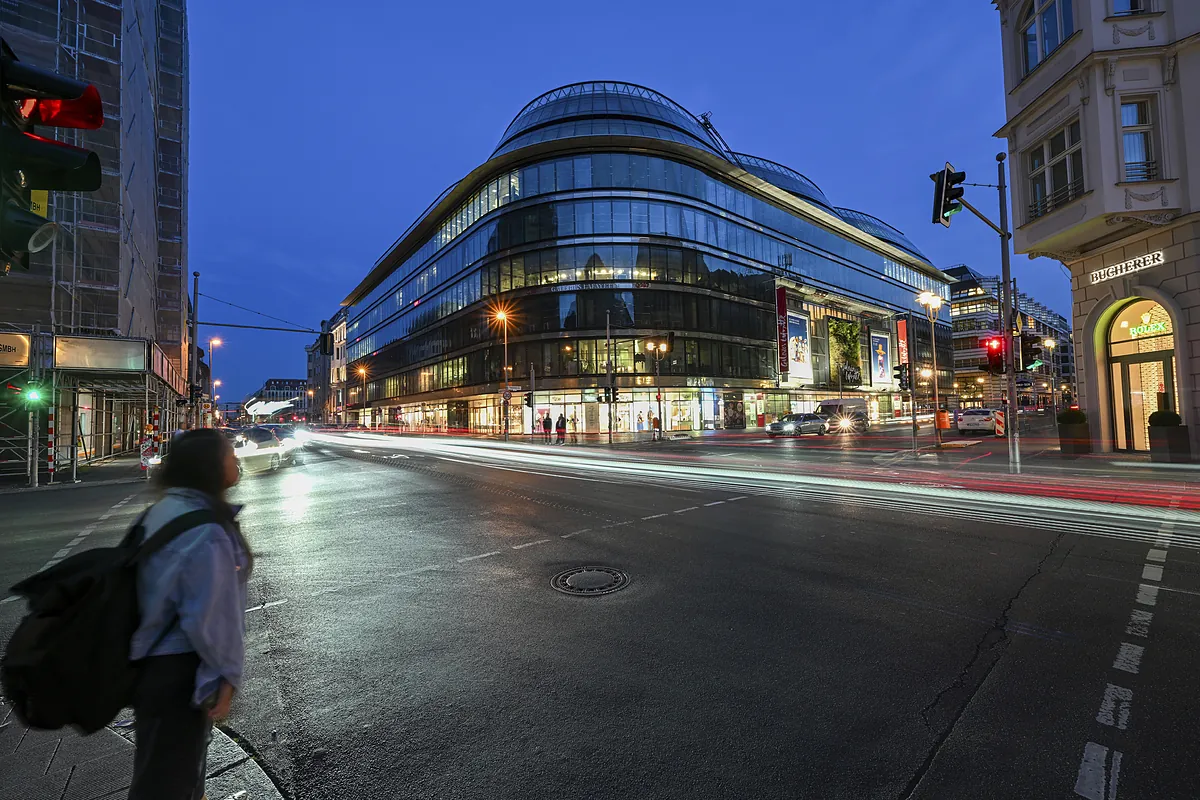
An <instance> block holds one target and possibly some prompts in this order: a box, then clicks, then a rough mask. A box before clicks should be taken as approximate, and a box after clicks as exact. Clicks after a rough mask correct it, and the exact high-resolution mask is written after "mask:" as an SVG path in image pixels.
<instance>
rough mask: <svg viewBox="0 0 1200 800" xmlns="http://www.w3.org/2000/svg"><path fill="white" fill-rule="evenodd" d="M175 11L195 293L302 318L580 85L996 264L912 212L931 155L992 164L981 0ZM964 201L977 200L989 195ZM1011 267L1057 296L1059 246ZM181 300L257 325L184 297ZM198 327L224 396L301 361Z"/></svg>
mask: <svg viewBox="0 0 1200 800" xmlns="http://www.w3.org/2000/svg"><path fill="white" fill-rule="evenodd" d="M189 16H190V22H191V31H190V33H191V150H190V157H191V172H190V176H191V194H190V218H189V220H190V239H189V241H190V266H191V269H192V270H199V271H200V273H201V292H202V294H209V295H213V296H215V297H217V298H221V299H224V300H229V301H231V302H234V303H237V304H239V305H243V306H248V307H251V308H254V309H256V310H259V311H263V312H265V313H267V314H271V315H274V316H277V317H281V318H283V319H287V320H290V321H292V322H296V323H299V324H301V325H303V326H304V327H316V326H317V324H318V323H319V321H320V320H321V319H324V318H328V317H329V316H330V315H331V314H333V312H334V311H335V310H336V309H337V307H338V305H339V303H340V301H341V300H342V299H343V298H344V297H345V296H346V294H347V293H348V292H349V291H350V290H351V289H352V288H353V287H354V286H355V284H357V282H358V281H359V279H360V278H362V277H363V275H364V274H365V273H366V271H367V270H368V269H369V268H370V267H371V265H372V264H373V263H374V261H375V260H376V259H377V258H378V257H379V256H380V254H382V253H383V252H384V250H385V249H386V248H387V247H388V246H389V245H390V244H391V243H392V242H393V241H394V240H395V239H396V237H397V236H398V235H399V234H400V233H401V232H402V231H403V230H404V228H405V227H407V226H408V225H409V223H411V222H412V221H413V220H414V218H415V217H416V215H417V214H419V213H420V212H421V211H422V210H423V209H424V208H425V207H426V206H427V205H428V204H429V202H430V201H431V200H432V199H433V198H434V197H435V196H436V195H437V194H438V193H439V192H441V190H442V189H444V188H445V187H446V186H448V185H449V184H451V183H452V182H454V181H455V180H457V179H458V178H460V177H462V176H463V175H465V174H466V173H467V172H469V171H470V170H471V169H473V168H474V167H476V166H477V165H478V164H480V163H481V162H483V161H484V160H485V159H486V158H487V157H488V155H489V154H490V153H491V151H492V149H493V148H494V147H495V145H496V142H497V141H498V139H499V137H500V134H501V133H502V132H503V131H504V128H505V127H506V126H507V125H508V123H509V121H510V120H511V119H512V117H513V116H514V115H515V114H516V113H517V111H519V110H520V108H521V107H522V106H523V105H524V104H525V103H527V102H528V101H529V100H531V99H533V98H534V97H536V96H537V95H539V94H541V93H543V92H545V91H547V90H549V89H552V88H555V87H557V86H560V85H563V84H566V83H572V82H575V81H583V80H623V81H629V82H632V83H640V84H643V85H646V86H649V87H651V88H653V89H656V90H658V91H660V92H662V93H663V94H665V95H667V96H669V97H671V98H672V99H674V100H675V101H677V102H679V103H680V104H681V105H683V106H684V107H685V108H688V109H689V110H691V111H692V112H693V113H696V114H699V113H701V112H704V111H710V112H712V119H713V122H714V123H715V124H716V126H717V129H718V130H719V131H720V132H721V134H722V135H723V136H724V137H725V139H726V140H727V141H728V142H729V144H730V146H731V147H733V149H735V150H740V151H742V152H747V153H753V154H755V155H760V156H763V157H766V158H770V159H772V160H774V161H779V162H781V163H784V164H787V165H788V166H791V167H793V168H794V169H796V170H799V171H800V172H802V173H804V174H805V175H807V176H808V177H809V178H811V179H812V180H814V181H815V182H816V183H817V184H818V185H819V186H820V187H821V188H822V189H823V190H824V192H825V194H826V195H827V196H828V197H829V198H830V200H832V201H833V202H834V203H835V204H837V205H842V206H849V207H851V208H856V209H860V210H863V211H866V212H868V213H871V214H874V215H875V216H878V217H880V218H882V219H884V220H885V221H887V222H889V223H891V224H892V225H894V226H896V227H897V228H899V229H900V230H902V231H904V232H905V233H906V234H908V236H909V237H910V238H911V239H912V240H913V241H914V242H916V244H917V246H918V247H920V248H921V249H922V250H924V251H925V252H926V253H927V254H928V255H929V256H930V257H931V258H932V259H933V261H934V263H935V264H937V265H938V266H940V267H943V268H945V267H949V266H953V265H955V264H960V263H967V264H970V265H971V266H972V267H974V268H975V269H977V270H979V271H981V272H984V273H986V274H998V273H999V271H1000V256H999V245H998V237H997V236H996V235H995V234H994V233H993V232H992V231H991V230H990V229H989V228H987V227H985V226H984V225H983V223H981V222H979V221H978V220H976V219H975V218H974V217H972V216H970V215H969V214H968V213H965V212H964V213H963V214H961V215H959V216H958V217H956V218H955V219H954V224H953V227H952V228H951V229H950V230H946V229H944V228H942V227H941V226H938V225H933V224H932V223H931V222H930V220H929V214H930V209H931V202H932V184H931V182H930V180H929V177H928V175H929V173H931V172H933V171H935V170H936V169H938V168H939V167H940V166H941V165H942V164H943V162H945V161H947V160H949V161H951V162H953V163H954V165H955V166H956V167H957V168H958V169H964V170H966V171H967V173H968V180H970V181H976V182H980V183H994V182H995V177H996V170H995V155H996V153H998V152H1000V151H1001V150H1003V149H1005V148H1004V143H1003V142H1002V141H1001V140H998V139H994V138H993V137H992V134H993V132H994V131H995V130H996V129H998V128H999V127H1000V126H1001V125H1002V124H1003V122H1004V101H1003V90H1002V81H1001V59H1000V42H999V39H1000V32H999V31H1000V23H999V19H998V15H997V12H996V10H995V9H994V8H993V6H992V4H991V3H989V2H987V0H955V1H954V2H951V3H947V2H945V0H858V2H855V3H815V2H807V1H806V2H795V0H791V2H778V3H754V2H743V3H729V2H710V0H656V1H655V2H646V0H640V1H639V2H590V3H572V2H561V0H558V1H557V2H543V1H542V0H537V2H530V1H529V0H527V1H526V2H521V3H497V2H477V0H458V2H453V3H417V2H407V1H405V2H396V1H395V0H343V1H342V2H340V3H330V2H328V0H288V1H286V2H285V1H284V0H274V2H268V1H266V0H256V2H249V3H248V2H245V0H203V2H193V3H190V4H189ZM967 197H968V199H972V200H973V201H974V202H975V204H976V205H977V206H978V207H980V208H982V209H984V210H986V211H987V212H988V213H990V214H992V215H995V213H996V195H995V192H994V190H991V189H983V188H968V191H967ZM1013 272H1014V275H1015V276H1016V277H1017V280H1018V283H1019V285H1020V288H1021V289H1022V290H1023V291H1028V292H1030V293H1031V294H1033V295H1034V296H1035V297H1037V298H1039V299H1041V300H1042V301H1043V302H1045V303H1046V304H1047V305H1049V306H1050V307H1051V308H1054V309H1055V310H1057V311H1059V312H1060V313H1063V314H1068V313H1069V311H1070V294H1069V292H1070V289H1069V285H1068V282H1067V279H1066V277H1065V275H1064V272H1063V270H1062V269H1061V268H1060V266H1059V265H1058V264H1057V263H1055V262H1052V261H1048V260H1045V259H1039V260H1036V261H1030V260H1029V259H1027V258H1026V257H1025V256H1014V258H1013ZM200 319H201V321H219V322H231V323H243V324H256V323H260V324H261V323H263V321H262V320H261V319H260V318H256V317H254V316H251V315H249V314H246V313H244V312H242V311H238V310H236V309H233V308H229V307H227V306H221V305H219V304H217V303H214V302H212V301H211V300H206V299H204V298H202V299H201V303H200ZM265 324H268V325H270V324H273V323H271V322H265ZM200 335H201V339H202V340H207V339H208V338H209V337H211V336H213V335H219V336H221V338H222V339H223V340H224V341H225V346H224V347H223V348H221V349H220V350H219V351H218V354H217V357H216V359H215V360H216V362H217V365H218V366H217V370H216V376H217V377H218V378H222V379H223V380H224V384H225V385H224V387H223V389H224V391H223V392H222V401H229V400H241V399H242V398H243V397H245V395H246V394H248V393H249V392H252V391H254V390H255V389H256V388H257V387H259V386H261V385H262V381H263V380H264V379H265V378H268V377H300V378H302V377H304V375H305V360H304V345H305V344H307V343H308V342H309V341H311V337H309V336H305V335H300V334H290V333H273V332H262V331H244V330H241V331H239V330H234V329H222V330H218V329H213V328H208V329H202V330H201V333H200Z"/></svg>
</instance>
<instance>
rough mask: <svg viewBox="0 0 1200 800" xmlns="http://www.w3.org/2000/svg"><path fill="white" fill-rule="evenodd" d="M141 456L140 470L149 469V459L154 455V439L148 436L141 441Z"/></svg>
mask: <svg viewBox="0 0 1200 800" xmlns="http://www.w3.org/2000/svg"><path fill="white" fill-rule="evenodd" d="M141 455H142V469H147V468H149V466H150V457H151V456H153V455H154V439H153V437H149V436H148V437H146V438H145V439H143V440H142V448H141Z"/></svg>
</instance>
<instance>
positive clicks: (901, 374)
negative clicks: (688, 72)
mask: <svg viewBox="0 0 1200 800" xmlns="http://www.w3.org/2000/svg"><path fill="white" fill-rule="evenodd" d="M892 377H893V378H894V379H895V381H896V383H898V384H900V391H902V392H907V391H908V390H909V389H910V388H911V386H912V383H911V381H910V379H909V371H908V364H897V365H896V366H895V367H894V368H893V369H892Z"/></svg>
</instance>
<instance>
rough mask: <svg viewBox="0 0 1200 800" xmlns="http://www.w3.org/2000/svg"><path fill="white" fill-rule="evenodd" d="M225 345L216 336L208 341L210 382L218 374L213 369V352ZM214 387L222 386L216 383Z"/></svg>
mask: <svg viewBox="0 0 1200 800" xmlns="http://www.w3.org/2000/svg"><path fill="white" fill-rule="evenodd" d="M223 344H224V342H222V341H221V340H220V339H219V338H218V337H216V336H214V337H212V338H211V339H209V340H208V379H209V380H212V376H213V375H215V374H217V373H216V369H215V368H214V367H213V350H214V349H215V348H217V347H220V346H221V345H223ZM213 386H220V384H219V383H214V384H213Z"/></svg>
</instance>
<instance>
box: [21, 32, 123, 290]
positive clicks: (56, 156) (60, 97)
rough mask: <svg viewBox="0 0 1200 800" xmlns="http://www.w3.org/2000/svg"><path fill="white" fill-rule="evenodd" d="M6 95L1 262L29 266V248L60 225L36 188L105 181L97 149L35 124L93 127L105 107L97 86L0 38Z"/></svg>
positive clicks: (87, 187) (77, 188) (78, 188)
mask: <svg viewBox="0 0 1200 800" xmlns="http://www.w3.org/2000/svg"><path fill="white" fill-rule="evenodd" d="M0 101H2V105H3V109H2V111H0V265H3V271H4V272H7V271H8V269H9V267H10V266H11V265H13V264H16V265H18V266H19V267H21V268H22V269H25V270H28V269H29V258H28V254H29V253H36V252H38V251H40V250H44V249H46V248H47V247H49V246H50V244H51V242H53V241H54V230H55V225H54V223H52V222H48V221H47V220H46V218H45V216H43V215H41V214H38V213H35V212H34V210H33V208H32V203H31V199H32V198H31V196H30V192H31V191H35V190H40V191H46V192H50V191H64V192H93V191H95V190H97V189H99V188H100V181H101V174H100V158H99V156H97V155H96V154H95V153H93V152H91V151H90V150H85V149H84V148H82V147H75V146H73V145H69V144H64V143H63V142H56V141H54V140H53V139H48V138H45V137H42V136H37V135H35V134H34V133H33V129H34V126H35V125H48V126H51V127H57V128H81V129H86V130H94V129H96V128H99V127H100V126H102V125H103V124H104V108H103V104H102V103H101V101H100V92H98V91H97V90H96V87H95V86H93V85H91V84H90V83H85V82H83V81H77V80H75V79H73V78H68V77H65V76H63V75H59V74H57V73H55V72H52V71H50V70H45V69H40V68H38V67H34V66H30V65H29V64H24V63H22V62H21V61H20V60H19V59H18V58H17V56H16V54H15V53H13V51H12V48H10V47H9V46H8V43H7V42H5V41H4V40H2V39H0ZM44 210H45V209H43V211H44Z"/></svg>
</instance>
